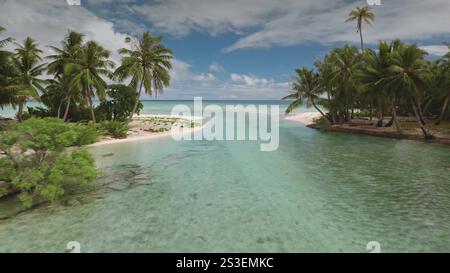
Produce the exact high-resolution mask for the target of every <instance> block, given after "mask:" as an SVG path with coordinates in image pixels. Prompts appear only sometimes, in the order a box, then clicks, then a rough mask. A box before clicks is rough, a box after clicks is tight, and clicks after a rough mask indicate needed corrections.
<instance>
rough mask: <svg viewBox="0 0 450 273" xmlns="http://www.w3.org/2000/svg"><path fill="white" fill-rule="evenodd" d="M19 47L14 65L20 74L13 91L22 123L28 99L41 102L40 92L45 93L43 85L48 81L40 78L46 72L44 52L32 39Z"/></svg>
mask: <svg viewBox="0 0 450 273" xmlns="http://www.w3.org/2000/svg"><path fill="white" fill-rule="evenodd" d="M17 46H18V47H17V48H16V50H15V54H14V57H13V59H12V63H13V66H14V67H15V69H16V71H17V73H18V74H17V77H16V78H15V80H14V85H13V86H12V89H14V90H15V91H14V96H13V99H14V100H15V101H16V102H17V103H18V104H19V112H18V119H19V121H21V120H22V112H23V106H24V104H25V103H26V101H27V100H28V98H29V97H33V98H34V99H36V100H39V99H40V98H39V91H41V92H45V89H44V87H43V84H45V83H46V81H45V80H42V79H40V78H39V76H41V75H42V73H43V72H44V71H45V69H46V64H45V63H42V58H41V54H42V50H40V49H39V47H38V44H37V43H36V42H35V41H34V40H33V39H31V38H30V37H28V38H26V39H25V40H24V42H23V45H21V44H17Z"/></svg>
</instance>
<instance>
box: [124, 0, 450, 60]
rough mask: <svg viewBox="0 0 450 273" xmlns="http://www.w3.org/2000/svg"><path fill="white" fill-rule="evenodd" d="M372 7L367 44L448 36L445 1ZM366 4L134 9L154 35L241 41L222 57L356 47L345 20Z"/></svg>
mask: <svg viewBox="0 0 450 273" xmlns="http://www.w3.org/2000/svg"><path fill="white" fill-rule="evenodd" d="M381 3H382V5H381V6H375V7H373V9H374V12H375V15H376V22H375V24H374V25H373V26H372V27H365V28H364V29H363V31H364V32H363V33H364V37H365V39H366V41H367V42H368V43H375V42H378V41H379V40H391V39H395V38H400V39H406V40H408V39H410V40H423V39H430V38H433V37H436V36H439V37H441V36H448V35H449V34H450V32H449V29H448V26H449V25H450V16H448V14H450V2H449V1H448V0H427V1H423V0H384V1H382V2H381ZM365 4H366V1H365V0H302V1H299V0H278V1H272V0H228V1H222V0H209V1H205V0H168V1H156V2H153V3H145V4H135V5H132V8H131V9H132V10H133V11H134V12H137V13H139V14H140V15H142V17H144V18H146V19H147V20H148V21H149V22H151V23H152V26H153V27H154V28H156V29H159V30H162V31H164V32H168V33H171V34H173V35H176V36H183V35H188V34H189V33H190V32H192V31H204V32H208V33H210V34H211V35H218V34H221V33H226V32H234V33H237V34H239V35H241V36H242V37H241V38H240V39H238V40H237V41H236V42H235V43H233V44H232V45H230V46H229V47H227V48H225V49H224V51H225V52H229V51H233V50H237V49H243V48H261V47H272V46H290V45H297V44H301V43H305V42H311V41H312V42H319V43H333V42H341V41H350V42H355V43H357V42H358V39H359V37H358V35H357V33H356V29H355V25H354V24H353V23H345V19H346V17H347V15H348V13H349V11H350V9H352V8H354V7H355V6H356V5H365Z"/></svg>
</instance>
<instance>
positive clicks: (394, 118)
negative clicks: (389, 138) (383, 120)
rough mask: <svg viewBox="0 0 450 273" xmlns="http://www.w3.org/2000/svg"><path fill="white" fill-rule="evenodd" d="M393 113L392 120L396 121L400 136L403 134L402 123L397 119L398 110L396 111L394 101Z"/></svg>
mask: <svg viewBox="0 0 450 273" xmlns="http://www.w3.org/2000/svg"><path fill="white" fill-rule="evenodd" d="M391 111H392V119H393V121H394V125H395V129H396V130H397V132H398V133H399V134H401V133H402V128H401V127H400V123H399V122H398V119H397V110H396V109H395V105H394V100H392V101H391Z"/></svg>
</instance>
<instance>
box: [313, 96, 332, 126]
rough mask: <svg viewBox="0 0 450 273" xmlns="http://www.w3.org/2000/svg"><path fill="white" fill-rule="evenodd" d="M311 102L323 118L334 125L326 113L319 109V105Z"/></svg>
mask: <svg viewBox="0 0 450 273" xmlns="http://www.w3.org/2000/svg"><path fill="white" fill-rule="evenodd" d="M311 102H312V105H313V106H314V108H316V110H317V111H318V112H319V113H320V114H321V115H322V117H324V118H326V119H327V120H328V121H329V122H330V123H332V121H331V120H330V119H329V118H328V117H327V115H325V114H324V112H322V110H320V108H319V107H317V105H316V104H315V103H314V100H311Z"/></svg>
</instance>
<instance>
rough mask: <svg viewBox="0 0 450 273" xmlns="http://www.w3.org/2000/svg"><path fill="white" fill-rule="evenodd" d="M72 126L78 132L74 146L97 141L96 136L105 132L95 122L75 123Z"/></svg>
mask: <svg viewBox="0 0 450 273" xmlns="http://www.w3.org/2000/svg"><path fill="white" fill-rule="evenodd" d="M73 128H75V130H76V131H77V132H78V138H77V141H76V142H75V143H74V146H84V145H88V144H92V143H94V142H97V141H98V138H99V137H100V136H102V135H104V134H105V131H104V130H103V129H102V128H101V126H100V125H99V124H97V123H88V124H86V125H84V124H75V125H73Z"/></svg>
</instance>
